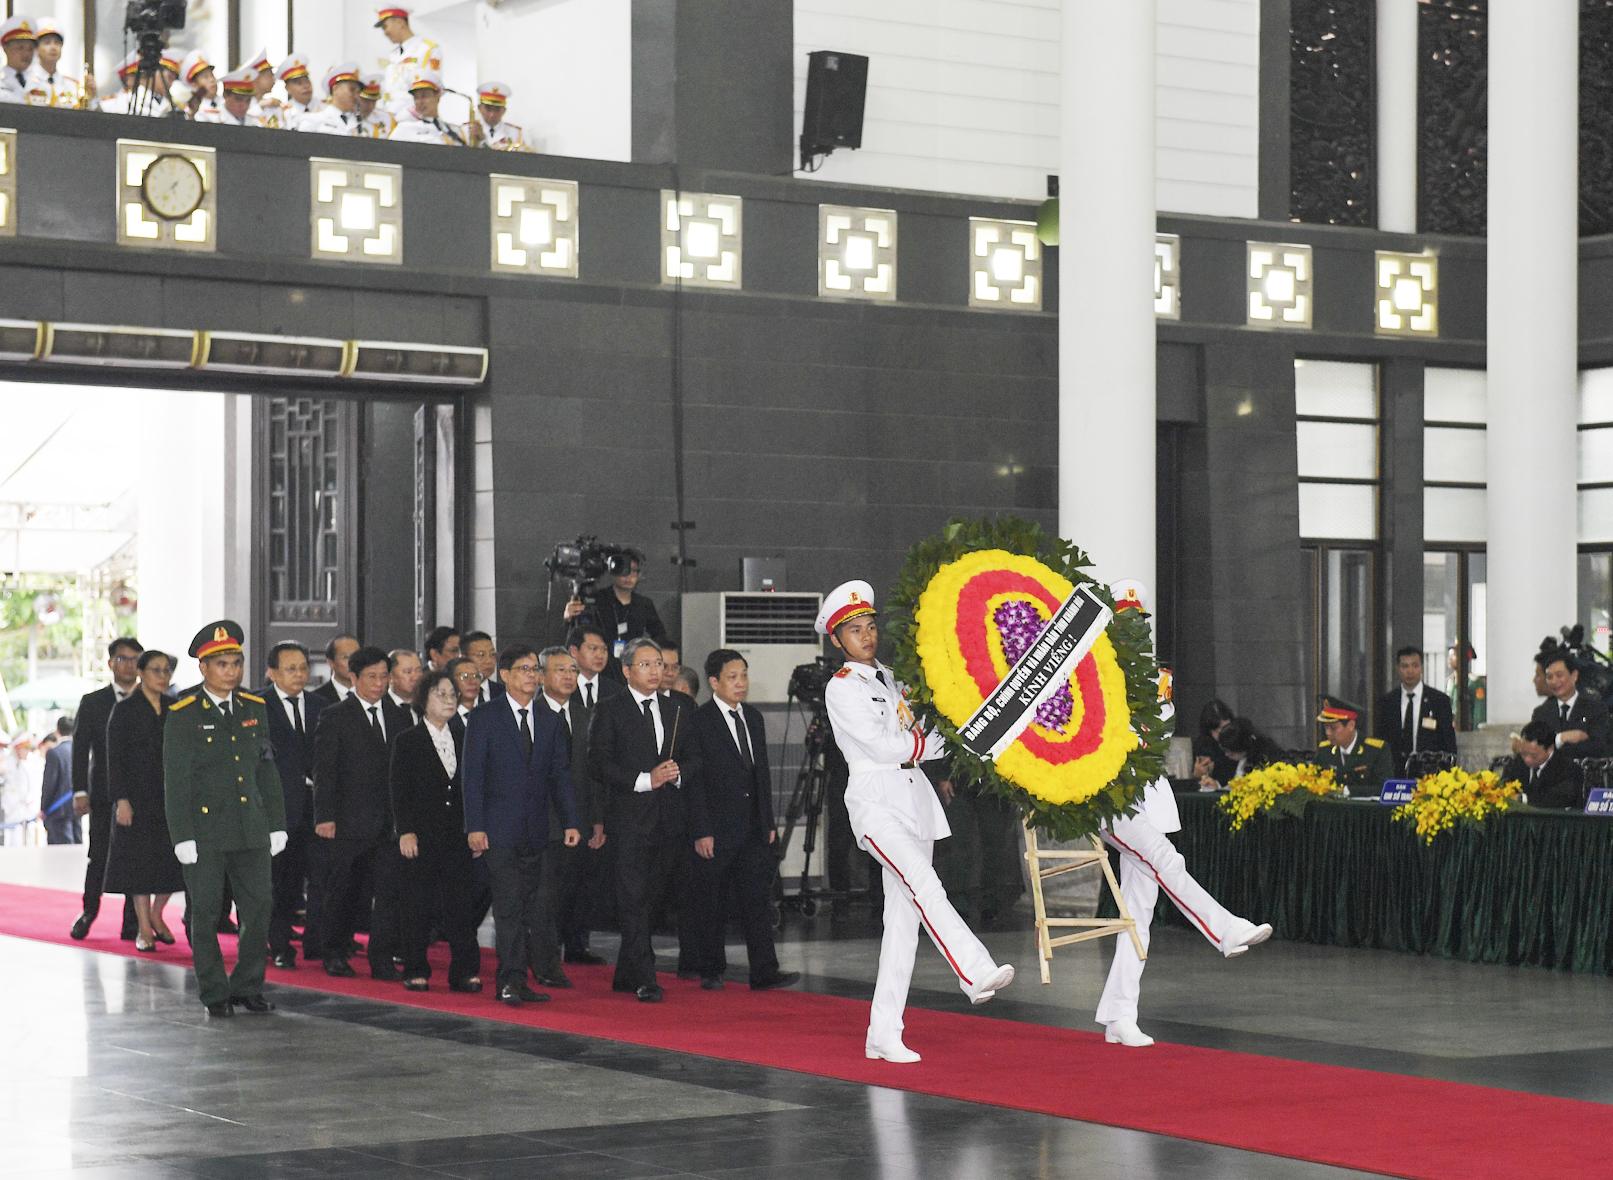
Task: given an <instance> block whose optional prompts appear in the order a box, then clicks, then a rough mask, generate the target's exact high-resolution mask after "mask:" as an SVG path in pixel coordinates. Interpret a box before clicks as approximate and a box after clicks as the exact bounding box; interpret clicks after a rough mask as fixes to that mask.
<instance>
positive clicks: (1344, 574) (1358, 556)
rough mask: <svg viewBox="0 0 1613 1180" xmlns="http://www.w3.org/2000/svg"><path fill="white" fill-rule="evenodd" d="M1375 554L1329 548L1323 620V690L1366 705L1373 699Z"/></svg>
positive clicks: (1365, 551)
mask: <svg viewBox="0 0 1613 1180" xmlns="http://www.w3.org/2000/svg"><path fill="white" fill-rule="evenodd" d="M1371 636H1372V554H1371V552H1369V551H1367V550H1361V549H1329V550H1328V551H1327V618H1326V619H1325V620H1323V639H1322V660H1323V663H1324V665H1325V666H1326V676H1325V679H1326V681H1327V684H1326V687H1325V688H1323V690H1322V691H1323V692H1331V693H1336V694H1338V695H1339V696H1342V697H1344V698H1345V699H1346V700H1349V701H1356V702H1358V703H1361V704H1362V706H1363V707H1366V705H1367V704H1368V703H1369V702H1370V700H1371V695H1370V692H1369V686H1370V685H1371V682H1372V677H1371V667H1370V665H1371V659H1370V657H1369V656H1368V644H1369V642H1370V641H1371Z"/></svg>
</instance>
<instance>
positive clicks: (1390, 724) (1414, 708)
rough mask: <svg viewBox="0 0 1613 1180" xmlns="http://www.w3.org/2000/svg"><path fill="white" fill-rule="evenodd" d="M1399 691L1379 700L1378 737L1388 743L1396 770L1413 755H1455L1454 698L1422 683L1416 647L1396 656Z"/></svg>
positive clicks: (1419, 652) (1403, 765) (1404, 764)
mask: <svg viewBox="0 0 1613 1180" xmlns="http://www.w3.org/2000/svg"><path fill="white" fill-rule="evenodd" d="M1395 674H1396V675H1397V676H1399V678H1400V687H1399V688H1396V689H1394V690H1392V691H1390V692H1386V693H1384V695H1383V696H1381V697H1379V698H1378V717H1377V734H1376V736H1377V737H1380V738H1382V739H1383V740H1384V741H1386V742H1388V743H1389V749H1390V750H1392V751H1393V752H1394V756H1395V768H1396V769H1397V770H1404V769H1405V768H1406V760H1407V759H1408V758H1410V757H1411V756H1412V755H1413V754H1421V753H1436V754H1450V755H1452V756H1454V755H1455V754H1456V724H1455V722H1454V721H1453V720H1452V718H1451V698H1450V697H1448V696H1446V695H1445V694H1444V693H1442V692H1440V691H1439V689H1437V688H1434V687H1432V686H1430V685H1428V684H1425V683H1423V653H1422V652H1421V651H1420V650H1419V649H1418V648H1416V647H1415V646H1408V647H1403V648H1401V649H1400V650H1399V651H1397V652H1395Z"/></svg>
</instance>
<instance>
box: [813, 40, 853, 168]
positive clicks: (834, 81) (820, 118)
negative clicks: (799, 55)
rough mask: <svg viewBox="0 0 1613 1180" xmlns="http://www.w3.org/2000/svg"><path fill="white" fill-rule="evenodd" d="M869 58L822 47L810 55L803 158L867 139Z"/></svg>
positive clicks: (851, 145)
mask: <svg viewBox="0 0 1613 1180" xmlns="http://www.w3.org/2000/svg"><path fill="white" fill-rule="evenodd" d="M867 91H868V59H867V58H866V57H861V56H859V55H857V54H855V53H839V52H836V51H835V50H832V49H820V50H818V51H817V52H816V53H811V54H808V55H807V88H806V112H805V114H804V115H803V116H802V119H801V159H802V161H803V163H804V162H805V161H806V160H808V159H809V158H811V157H812V156H821V155H827V154H828V153H830V152H832V151H834V149H835V148H858V147H861V146H862V142H863V101H864V99H865V98H866V97H867Z"/></svg>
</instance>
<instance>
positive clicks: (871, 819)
mask: <svg viewBox="0 0 1613 1180" xmlns="http://www.w3.org/2000/svg"><path fill="white" fill-rule="evenodd" d="M816 626H817V630H818V632H819V633H820V634H822V635H827V636H829V640H830V642H831V643H833V644H834V645H835V646H836V647H838V648H839V649H840V650H841V651H843V652H844V653H845V655H846V663H845V665H844V666H843V667H842V668H841V669H840V670H839V671H838V672H836V673H835V674H834V676H833V677H831V678H830V680H829V685H828V688H827V689H826V690H825V692H824V702H825V704H826V705H827V707H828V711H829V723H830V725H832V726H833V727H834V735H835V742H836V743H837V744H838V745H839V746H840V750H841V752H842V753H843V754H845V756H846V764H847V766H849V767H850V769H851V779H850V781H849V783H848V784H847V786H846V811H847V812H848V813H849V815H850V817H851V830H852V832H853V833H855V834H856V837H857V846H858V847H859V848H861V849H862V850H863V851H864V852H866V853H868V855H869V856H872V857H873V858H874V859H875V860H876V861H877V862H878V863H879V866H880V868H881V870H882V871H883V873H884V882H885V934H884V938H883V940H882V942H881V943H880V948H879V977H878V980H877V981H876V982H875V984H874V1003H873V1009H872V1011H871V1013H870V1015H869V1020H868V1036H867V1039H866V1041H865V1042H864V1046H863V1049H864V1053H865V1054H866V1056H867V1057H868V1058H869V1059H870V1060H879V1059H883V1060H885V1061H892V1062H898V1063H910V1062H915V1061H918V1060H919V1055H918V1054H917V1053H915V1052H913V1050H911V1049H909V1048H908V1047H907V1046H906V1045H905V1044H903V1043H902V1010H903V1009H904V1008H906V1007H907V989H908V984H909V983H910V982H911V980H912V978H913V956H914V954H915V953H916V952H917V950H918V937H919V926H920V925H921V924H922V925H923V926H924V928H925V929H926V930H928V931H929V934H930V940H931V941H932V942H934V943H935V949H936V950H938V951H940V952H941V955H942V957H943V958H945V959H946V961H947V964H948V965H949V966H950V967H951V968H952V970H953V972H954V974H956V975H957V977H958V987H959V988H960V989H962V991H963V994H964V995H966V996H968V997H969V1000H970V1002H971V1003H974V1004H984V1003H985V1002H986V1001H987V1000H989V999H991V998H992V996H994V995H996V994H997V992H999V991H1001V990H1002V989H1003V988H1005V987H1007V986H1008V985H1009V983H1011V982H1012V981H1013V978H1014V969H1013V967H1011V966H1009V965H1008V964H1006V963H1005V964H1003V965H1002V966H1000V967H999V966H998V965H997V964H996V963H995V962H994V961H993V960H992V957H991V952H990V951H988V950H987V949H986V948H985V946H984V945H983V944H982V943H981V941H980V940H979V939H978V938H976V937H975V936H974V932H973V931H971V930H970V929H969V927H968V924H967V923H965V922H964V920H963V919H962V918H961V917H959V916H958V911H957V910H955V909H953V908H952V903H951V902H950V901H948V900H947V894H946V889H945V888H944V887H943V886H942V884H941V879H940V878H939V877H937V876H936V875H935V870H934V869H933V868H932V867H931V866H930V855H931V853H932V851H933V850H934V847H935V841H937V840H941V839H945V838H946V837H947V836H949V835H950V834H951V829H950V828H948V827H947V820H946V813H945V812H943V811H942V810H941V804H940V802H939V800H937V799H936V796H935V790H934V788H933V787H931V786H930V781H929V779H927V778H925V777H924V772H923V771H921V770H920V769H919V763H921V762H929V761H932V760H934V759H937V758H941V757H944V756H945V753H946V749H945V745H944V743H943V742H942V740H941V735H940V734H939V733H936V732H933V731H931V732H926V731H925V730H924V728H923V727H922V726H921V725H920V724H919V722H918V719H917V718H916V717H915V716H914V715H913V710H912V708H911V707H909V705H908V703H907V686H906V685H904V684H901V683H899V682H898V681H897V679H896V674H895V673H894V672H892V671H891V670H890V669H889V668H887V667H886V666H885V665H884V664H881V663H880V662H879V660H878V658H877V655H878V650H879V627H878V625H877V623H876V622H875V621H874V591H873V588H872V587H871V586H869V585H868V583H867V582H846V583H844V584H843V585H840V586H837V587H835V588H834V589H833V590H832V591H830V592H829V594H828V596H827V597H825V598H824V600H823V609H822V610H821V611H819V612H818V618H817V623H816Z"/></svg>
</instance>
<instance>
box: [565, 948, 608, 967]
mask: <svg viewBox="0 0 1613 1180" xmlns="http://www.w3.org/2000/svg"><path fill="white" fill-rule="evenodd" d="M609 961H610V960H608V959H606V958H605V956H604V955H596V954H594V952H593V951H576V952H570V951H568V952H567V953H566V962H568V963H577V964H580V965H581V966H584V967H603V966H604V965H605V964H606V963H608V962H609Z"/></svg>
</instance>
